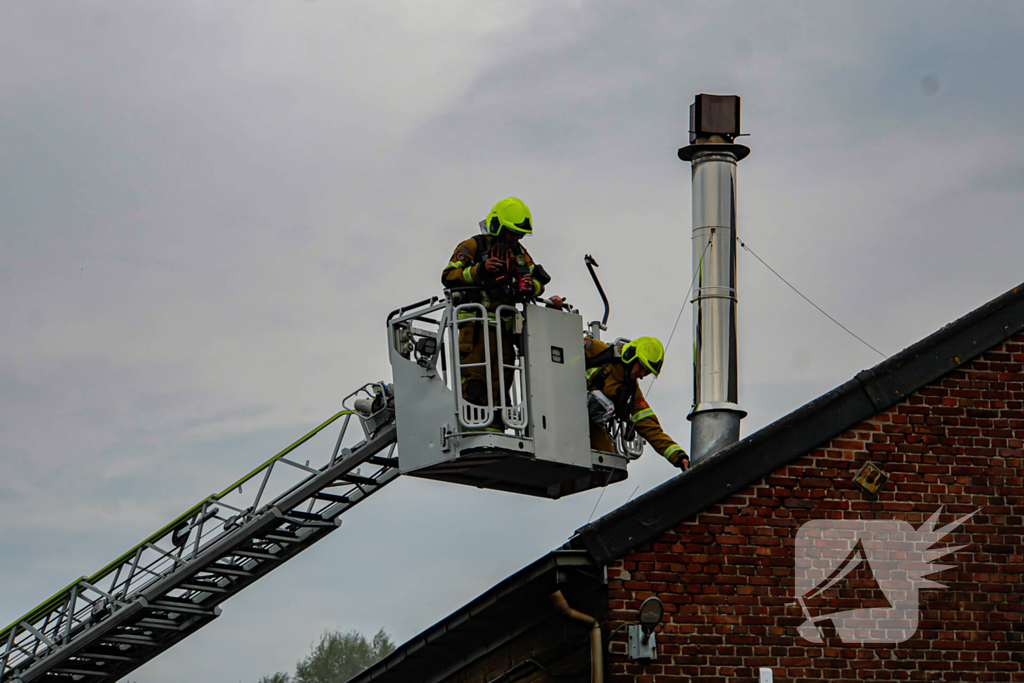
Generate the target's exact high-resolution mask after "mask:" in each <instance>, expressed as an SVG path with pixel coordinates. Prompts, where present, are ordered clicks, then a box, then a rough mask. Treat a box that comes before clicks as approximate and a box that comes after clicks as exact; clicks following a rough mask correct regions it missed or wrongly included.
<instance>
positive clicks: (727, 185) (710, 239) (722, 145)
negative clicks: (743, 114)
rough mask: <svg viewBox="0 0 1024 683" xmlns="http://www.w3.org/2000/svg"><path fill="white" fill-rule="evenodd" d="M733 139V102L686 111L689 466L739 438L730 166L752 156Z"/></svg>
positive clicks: (704, 100) (709, 102)
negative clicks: (690, 194)
mask: <svg viewBox="0 0 1024 683" xmlns="http://www.w3.org/2000/svg"><path fill="white" fill-rule="evenodd" d="M737 135H739V97H734V96H724V97H722V96H715V95H698V96H697V99H696V101H695V102H694V104H693V106H691V108H690V142H691V143H692V144H690V145H689V146H687V147H683V148H682V149H680V150H679V158H680V159H683V160H684V161H689V162H690V163H691V170H692V173H691V176H692V191H693V232H692V240H691V241H692V247H693V277H694V283H693V299H692V303H693V408H692V409H691V411H690V414H689V415H688V416H687V419H688V420H690V422H691V426H690V461H691V463H692V464H696V463H698V462H699V461H700V460H702V459H704V458H706V457H708V456H709V455H711V454H712V453H715V452H716V451H718V450H720V449H722V448H724V447H725V446H728V445H729V444H732V443H735V442H736V441H738V440H739V438H740V420H741V419H743V418H744V417H745V416H746V414H747V413H746V411H744V410H743V409H742V408H740V406H739V391H738V386H737V385H738V377H737V373H738V362H737V353H736V303H737V298H736V165H737V162H738V161H740V160H741V159H743V158H744V157H746V156H747V154H749V153H750V149H749V148H747V147H744V146H743V145H737V144H734V143H733V142H732V140H733V139H734V138H735V136H737Z"/></svg>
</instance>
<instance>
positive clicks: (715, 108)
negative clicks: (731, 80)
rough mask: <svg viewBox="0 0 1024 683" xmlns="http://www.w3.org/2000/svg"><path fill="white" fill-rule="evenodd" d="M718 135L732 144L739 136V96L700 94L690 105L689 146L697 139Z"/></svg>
mask: <svg viewBox="0 0 1024 683" xmlns="http://www.w3.org/2000/svg"><path fill="white" fill-rule="evenodd" d="M712 135H720V136H721V137H723V138H724V139H725V141H726V142H732V141H733V139H734V138H736V136H738V135H740V98H739V95H708V94H704V93H702V94H700V95H697V97H696V98H694V101H693V104H691V105H690V144H693V143H694V142H696V141H697V139H698V138H708V137H710V136H712Z"/></svg>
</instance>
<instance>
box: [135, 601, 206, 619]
mask: <svg viewBox="0 0 1024 683" xmlns="http://www.w3.org/2000/svg"><path fill="white" fill-rule="evenodd" d="M147 609H149V610H158V611H160V612H177V613H178V614H202V615H208V616H211V617H215V616H217V615H216V614H215V613H214V611H213V610H212V609H210V608H208V607H203V606H202V605H197V604H195V603H192V604H186V603H176V602H165V601H163V600H158V601H157V602H154V603H153V604H152V605H150V606H149V607H148V608H147Z"/></svg>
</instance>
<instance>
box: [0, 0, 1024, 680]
mask: <svg viewBox="0 0 1024 683" xmlns="http://www.w3.org/2000/svg"><path fill="white" fill-rule="evenodd" d="M1022 33H1024V5H1022V4H1019V3H1012V2H1001V3H994V2H990V3H984V2H975V3H939V2H927V3H912V2H905V3H888V2H883V3H871V2H850V3H825V2H820V1H816V2H811V3H786V4H783V3H775V2H771V3H755V2H717V3H714V5H710V4H706V5H705V4H698V3H682V2H664V3H654V2H629V3H611V2H571V1H562V2H555V1H548V2H523V1H519V2H473V1H471V0H462V1H448V2H431V3H423V2H380V1H379V0H378V1H375V2H357V1H354V0H349V1H348V2H343V3H342V2H332V1H328V0H316V1H301V2H300V1H290V0H282V1H277V2H239V1H229V0H223V1H220V2H210V1H209V0H203V1H199V0H178V1H176V2H164V3H157V2H150V3H138V2H127V1H121V0H108V1H107V2H103V3H98V2H70V1H67V2H65V1H57V0H51V1H49V2H7V3H4V5H3V7H2V9H0V288H2V290H0V291H2V292H3V296H2V302H3V303H2V306H0V560H2V561H0V586H2V588H0V622H3V624H0V625H6V624H7V623H8V622H10V621H11V620H13V619H15V618H16V617H17V616H18V615H20V614H22V613H24V612H26V611H27V610H28V609H30V608H31V607H33V606H35V605H36V604H37V603H39V602H40V601H42V600H43V599H45V598H47V597H48V596H50V595H51V594H52V593H53V592H54V591H56V590H58V589H59V588H60V587H62V586H64V585H66V584H67V583H68V582H69V581H71V580H72V579H74V578H75V577H78V576H81V575H84V574H91V573H92V572H93V571H95V570H96V569H98V568H99V567H101V566H103V565H105V564H106V563H107V562H109V561H110V560H111V559H113V558H114V557H115V556H117V555H118V554H119V553H120V552H122V551H123V550H125V549H126V548H128V547H131V546H132V545H134V544H135V543H136V542H137V541H138V540H140V539H141V538H142V537H144V536H146V535H147V534H148V533H150V532H152V531H153V530H155V529H156V528H158V527H160V526H161V525H162V524H163V523H165V522H166V521H168V520H170V519H171V518H173V517H174V516H176V515H177V514H179V513H180V512H182V511H183V510H184V509H186V508H187V507H189V506H190V505H191V504H193V503H194V502H196V501H197V500H199V499H201V498H203V497H204V496H206V495H208V494H209V493H210V492H212V491H215V490H220V489H221V488H223V486H225V485H227V484H228V483H230V482H231V481H233V480H234V479H235V478H237V477H238V476H240V475H241V474H243V473H245V472H247V471H249V470H250V469H251V468H252V467H253V466H254V465H255V464H256V463H258V462H262V461H263V460H265V459H266V458H267V457H268V456H270V455H272V454H273V453H275V452H277V451H278V450H279V449H280V448H281V447H283V446H284V445H287V444H288V443H290V442H291V441H292V440H294V439H295V438H296V437H298V436H300V435H301V434H303V433H305V432H306V431H308V429H309V428H311V427H312V426H313V425H315V424H318V423H319V422H320V421H322V420H323V419H324V418H326V417H327V416H329V415H331V414H333V413H334V412H335V411H337V410H338V409H339V403H340V401H341V399H342V398H343V397H344V396H345V395H346V394H348V393H349V392H350V391H352V390H353V389H355V388H356V387H358V386H359V385H361V384H363V383H364V382H367V381H374V380H381V379H388V378H389V377H390V369H389V367H388V364H387V357H386V350H385V346H384V342H385V339H384V318H385V316H386V314H387V312H388V311H390V310H391V309H394V308H396V307H398V306H400V305H403V304H406V303H410V302H412V301H417V300H419V299H422V298H425V297H426V296H429V295H431V294H437V293H439V274H440V271H441V268H442V267H443V266H444V265H445V263H447V261H448V258H449V255H450V254H451V252H452V249H453V247H454V246H455V244H456V243H458V242H459V241H460V240H462V239H465V238H466V237H468V236H470V235H471V234H473V233H474V232H475V231H476V230H477V228H476V224H477V221H479V220H480V219H481V218H482V217H483V216H484V215H485V214H486V212H487V211H488V210H489V208H490V206H491V205H492V204H493V203H494V202H496V201H497V200H498V199H501V198H502V197H505V196H508V195H516V196H519V197H521V198H523V199H524V200H525V201H526V202H527V203H528V204H529V205H530V207H531V209H532V210H533V215H534V219H535V227H536V234H535V235H534V236H533V237H530V238H529V239H528V240H527V242H526V246H527V247H528V249H529V250H530V252H531V253H532V254H533V256H534V257H535V259H536V260H537V261H539V262H540V263H542V264H544V266H545V267H546V269H547V270H548V271H549V272H550V273H552V275H553V276H554V282H553V283H552V285H551V286H550V291H551V292H552V293H561V294H564V295H566V296H568V297H569V300H570V302H573V303H575V304H576V305H577V306H579V307H582V309H583V313H584V315H585V317H586V318H587V319H592V318H594V317H598V316H600V314H601V306H600V300H599V298H598V296H597V294H596V291H595V290H594V289H593V286H592V285H591V283H590V281H589V277H588V275H587V272H586V269H585V268H584V266H583V255H584V254H585V253H591V254H593V255H594V256H595V258H596V259H597V260H598V262H599V263H600V264H601V266H600V271H599V272H600V275H601V278H602V280H603V282H604V284H605V288H606V289H607V290H608V292H609V296H610V298H611V302H612V311H611V319H610V323H611V327H612V329H611V332H610V334H611V335H612V336H639V335H641V334H653V335H656V336H660V337H661V338H662V339H663V340H667V339H668V336H669V333H670V331H671V330H672V326H673V323H674V321H675V319H676V315H677V314H678V312H679V310H680V306H681V305H682V304H683V298H684V295H685V292H686V290H687V287H688V285H689V283H690V278H691V269H690V262H691V255H690V227H691V226H690V187H689V167H688V165H687V164H684V163H682V162H680V161H679V160H678V159H677V158H676V149H677V148H678V147H679V146H681V145H683V144H685V142H686V130H687V124H688V118H687V116H688V115H687V108H688V105H689V103H690V102H692V100H693V96H694V95H695V94H697V93H700V92H709V93H717V94H738V95H740V96H742V98H743V127H744V129H745V131H746V132H747V133H750V137H749V138H745V142H746V144H748V145H749V146H750V147H751V149H752V150H753V151H752V153H751V155H750V157H749V158H748V159H746V160H744V161H743V162H741V164H740V167H739V197H740V200H739V232H740V236H741V237H742V238H743V239H744V240H745V241H746V242H747V243H748V245H749V246H750V247H751V248H752V249H754V250H755V251H756V252H757V253H758V254H759V255H760V256H761V257H762V258H764V259H765V260H766V261H767V262H768V263H769V264H771V265H772V267H774V268H775V269H776V270H778V271H779V272H780V273H782V274H783V275H784V276H785V277H786V278H787V279H788V280H789V281H790V282H792V283H793V284H794V285H795V286H797V287H798V288H800V289H801V290H802V291H804V293H806V294H807V295H808V296H810V297H811V298H812V299H813V300H814V301H815V302H816V303H817V304H819V305H820V306H821V307H823V308H824V309H825V310H826V311H828V312H829V313H831V314H832V315H833V316H835V317H836V318H838V319H839V320H840V321H841V322H843V323H844V324H845V325H846V326H847V327H849V328H851V329H852V330H853V331H855V332H856V333H857V334H858V335H860V336H861V337H863V338H864V339H866V340H867V341H868V342H870V343H871V344H872V345H874V346H876V347H878V348H879V349H881V350H882V351H884V352H885V353H887V354H893V353H896V352H898V351H899V350H901V349H902V348H904V347H906V346H908V345H910V344H912V343H913V342H915V341H917V340H919V339H920V338H922V337H924V336H926V335H927V334H930V333H931V332H933V331H935V330H936V329H938V328H939V327H941V326H942V325H944V324H946V323H948V322H950V321H952V320H954V319H956V318H958V317H960V316H961V315H963V314H965V313H967V312H968V311H970V310H972V309H974V308H976V307H977V306H979V305H981V304H983V303H984V302H985V301H987V300H989V299H991V298H993V297H995V296H997V295H999V294H1001V293H1002V292H1004V291H1005V290H1007V289H1009V288H1011V287H1013V286H1015V285H1017V284H1019V283H1020V282H1021V281H1022V280H1024V268H1021V266H1020V262H1021V254H1022V253H1024V231H1022V229H1021V228H1022V221H1021V212H1022V209H1024V195H1022V188H1024V164H1022V162H1021V159H1022V158H1024V129H1022V128H1021V125H1020V120H1021V115H1020V112H1021V111H1022V109H1024V88H1022V87H1021V83H1022V82H1024V51H1022V48H1021V46H1020V36H1021V35H1022ZM739 269H740V291H739V299H740V322H739V324H740V364H741V365H740V403H741V405H743V406H744V407H745V408H746V409H747V410H748V411H749V413H750V415H749V417H748V418H747V419H746V420H745V422H744V427H743V430H744V434H749V433H751V432H752V431H754V430H756V429H758V428H760V427H762V426H764V425H766V424H768V423H769V422H771V421H773V420H775V419H777V418H779V417H781V416H783V415H785V414H787V413H789V412H790V411H792V410H793V409H795V408H797V407H799V406H800V405H801V404H803V403H804V402H806V401H808V400H811V399H813V398H814V397H816V396H817V395H819V394H820V393H822V392H824V391H826V390H828V389H830V388H832V387H833V386H835V385H837V384H839V383H841V382H843V381H845V380H847V379H849V378H851V377H852V376H853V375H855V374H856V373H857V372H859V371H860V370H862V369H864V368H866V367H870V366H872V365H874V364H875V363H876V362H878V361H879V360H881V358H880V357H879V356H878V355H876V354H875V353H874V352H872V351H871V350H870V349H867V348H865V347H864V346H863V345H862V344H860V343H859V342H857V341H856V340H855V339H852V338H851V337H850V336H848V335H847V334H846V333H845V332H843V331H842V330H841V329H839V328H837V327H836V326H835V325H834V324H833V323H831V322H830V321H828V320H827V319H826V318H825V317H823V316H822V315H821V314H820V313H818V312H817V311H815V310H814V309H813V308H811V307H810V306H809V305H807V304H806V303H805V302H804V301H802V300H801V299H800V298H799V297H797V296H796V295H795V294H794V293H793V292H792V291H790V290H789V289H787V288H786V286H785V285H783V284H782V283H781V282H779V281H778V280H777V279H775V277H774V276H773V275H772V274H771V273H770V272H768V271H767V270H766V269H765V268H764V267H763V266H762V265H761V264H760V263H758V262H757V261H755V260H754V259H753V258H752V257H751V256H750V255H749V254H747V253H745V252H741V253H740V255H739ZM690 341H691V340H690V310H689V307H688V306H687V308H686V310H685V311H684V313H683V318H682V322H681V323H680V326H679V329H678V331H677V333H676V337H675V338H674V339H673V342H672V345H671V347H670V349H669V354H668V360H667V363H666V366H665V371H664V373H663V376H662V379H660V380H659V381H658V384H657V385H656V386H655V389H654V391H653V397H652V404H653V406H654V408H655V409H656V410H657V411H658V414H659V416H660V417H661V420H662V423H663V425H664V426H665V428H666V430H667V431H668V432H669V433H670V434H671V435H673V436H674V437H675V438H676V439H677V440H679V441H680V442H681V443H682V444H684V445H686V446H688V445H689V429H688V424H689V423H688V422H687V421H686V413H687V411H688V408H689V405H690V402H691V400H692V396H691V382H692V378H691V375H690V372H689V367H688V363H687V362H686V357H687V353H686V351H685V349H686V348H687V346H688V345H689V344H690ZM674 472H675V470H673V469H672V468H671V467H670V466H668V465H667V464H666V463H665V462H664V461H663V460H661V459H660V458H659V456H658V455H657V454H656V453H653V451H650V450H649V451H648V453H647V455H646V456H644V458H643V459H641V460H640V461H639V462H637V463H635V464H633V465H632V466H631V468H630V478H629V479H628V480H627V481H626V482H624V483H621V484H618V485H616V486H613V487H611V488H609V489H608V490H607V491H606V492H605V494H604V497H603V498H602V499H601V501H600V505H599V507H598V511H597V514H598V515H600V514H602V513H604V512H608V511H610V510H611V509H613V508H614V507H616V506H618V505H621V504H622V503H623V502H625V501H626V499H627V498H629V497H630V495H631V494H632V493H633V492H634V490H635V489H636V488H637V487H638V486H639V489H640V490H639V492H638V493H637V495H639V494H640V493H642V492H643V491H644V490H647V489H649V488H650V487H652V486H654V485H656V484H658V483H660V482H661V481H663V480H664V479H665V478H667V477H670V476H672V475H673V473H674ZM597 500H598V493H597V492H588V493H586V494H581V495H579V496H576V497H572V498H569V499H566V500H561V501H546V500H538V499H532V498H526V497H517V496H514V495H511V494H503V493H486V492H481V491H477V490H474V489H470V488H462V487H458V486H455V485H444V484H436V483H431V482H422V481H417V480H414V479H410V478H403V479H400V480H399V481H397V482H396V483H394V484H392V485H391V486H389V487H388V488H387V489H385V490H384V491H383V492H382V493H381V494H380V495H379V496H377V497H375V498H374V499H373V500H372V501H368V502H367V504H366V505H364V506H360V507H358V508H356V509H355V510H353V511H352V513H350V514H348V515H346V520H345V526H344V527H343V528H342V530H340V531H339V532H337V533H336V534H334V535H333V536H332V537H331V538H330V539H328V540H327V541H325V542H324V543H322V544H319V545H317V546H316V547H314V548H313V549H311V550H310V551H309V552H307V553H305V554H304V555H302V556H300V557H299V558H297V559H296V560H294V561H293V562H290V563H289V564H287V565H285V566H283V567H282V568H280V569H278V570H277V571H276V572H274V573H273V574H272V575H270V576H269V577H267V578H266V579H264V580H262V581H260V582H259V583H258V584H256V585H255V586H253V587H252V588H250V589H249V590H248V591H246V592H245V593H244V594H243V595H240V596H238V597H237V598H234V599H233V600H231V601H229V602H228V603H226V604H225V605H224V615H223V616H222V617H221V618H220V619H218V620H217V621H216V622H214V623H213V624H212V625H210V626H209V627H207V628H205V629H203V630H202V631H200V632H199V633H198V634H196V635H194V636H192V637H190V638H189V639H188V640H187V641H186V642H185V643H183V644H181V645H179V646H178V647H176V648H174V649H173V650H171V651H169V652H168V653H165V654H164V655H162V656H161V657H159V658H158V659H157V660H155V661H154V662H152V663H150V664H148V665H147V666H145V667H144V668H142V669H140V670H139V671H137V672H136V674H134V675H132V676H131V679H132V680H138V681H144V682H146V683H171V682H172V681H182V680H190V681H200V682H203V681H209V682H211V683H212V682H214V681H242V682H246V683H247V682H249V681H253V682H254V681H256V680H257V679H258V678H259V677H260V676H261V675H264V674H268V673H272V672H274V671H278V670H285V671H289V670H293V668H294V664H295V662H296V660H298V659H299V658H300V657H302V656H303V655H305V654H306V653H307V652H308V651H309V646H310V643H311V642H312V641H313V640H315V639H316V638H317V637H318V635H319V633H320V632H321V631H322V630H324V629H327V628H341V629H349V628H356V629H359V630H362V631H364V632H367V633H372V632H374V631H376V630H377V629H378V628H380V627H384V628H385V629H387V630H388V631H389V632H390V633H391V634H392V635H393V636H394V637H395V639H396V641H398V642H402V641H404V640H406V639H407V638H409V637H411V636H413V635H415V634H416V633H418V632H419V631H420V630H422V629H423V628H425V627H427V626H429V625H430V624H432V623H434V622H436V621H437V620H439V619H440V618H442V617H443V616H445V615H446V614H448V613H450V612H451V611H453V610H454V609H456V608H458V607H459V606H461V605H463V604H465V603H466V602H468V601H469V600H470V599H472V598H473V597H475V596H476V595H478V594H479V593H480V592H482V591H483V590H485V589H486V588H488V587H489V586H491V585H493V584H494V583H495V582H496V581H498V580H500V579H502V578H504V577H505V576H507V575H509V574H511V573H512V572H514V571H516V570H517V569H519V568H521V567H522V566H524V565H525V564H527V563H529V562H531V561H533V560H534V559H536V558H537V557H539V556H541V555H543V554H544V553H546V552H548V551H550V550H552V549H553V548H555V547H557V546H559V545H560V544H562V543H563V542H565V540H566V539H567V538H568V537H569V536H570V535H571V534H572V532H573V530H574V529H576V528H577V527H579V526H581V525H583V524H584V523H586V522H587V519H588V518H589V516H590V514H591V510H592V509H593V508H594V505H595V503H596V502H597Z"/></svg>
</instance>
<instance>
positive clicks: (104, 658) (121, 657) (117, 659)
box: [78, 652, 138, 662]
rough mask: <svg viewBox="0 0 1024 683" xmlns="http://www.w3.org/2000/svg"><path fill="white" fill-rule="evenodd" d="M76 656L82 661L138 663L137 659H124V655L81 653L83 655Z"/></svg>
mask: <svg viewBox="0 0 1024 683" xmlns="http://www.w3.org/2000/svg"><path fill="white" fill-rule="evenodd" d="M78 656H79V657H81V658H82V659H95V660H97V661H101V662H103V661H107V660H110V661H112V662H135V661H138V657H126V656H125V655H108V654H104V653H102V652H83V653H81V654H79V655H78Z"/></svg>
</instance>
